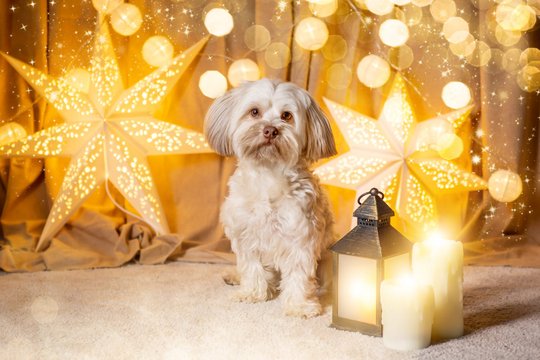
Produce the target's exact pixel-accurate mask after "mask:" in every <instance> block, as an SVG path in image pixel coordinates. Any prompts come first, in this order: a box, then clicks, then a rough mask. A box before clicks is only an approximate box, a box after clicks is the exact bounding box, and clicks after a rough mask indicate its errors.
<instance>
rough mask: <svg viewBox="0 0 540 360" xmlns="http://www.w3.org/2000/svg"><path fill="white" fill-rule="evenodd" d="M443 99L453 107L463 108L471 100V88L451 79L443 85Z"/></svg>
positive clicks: (447, 104)
mask: <svg viewBox="0 0 540 360" xmlns="http://www.w3.org/2000/svg"><path fill="white" fill-rule="evenodd" d="M442 100H443V102H444V103H445V105H446V106H448V107H449V108H451V109H461V108H462V107H465V106H467V105H469V103H470V102H471V90H470V89H469V87H468V86H467V85H465V84H464V83H462V82H460V81H451V82H449V83H448V84H446V85H444V87H443V90H442Z"/></svg>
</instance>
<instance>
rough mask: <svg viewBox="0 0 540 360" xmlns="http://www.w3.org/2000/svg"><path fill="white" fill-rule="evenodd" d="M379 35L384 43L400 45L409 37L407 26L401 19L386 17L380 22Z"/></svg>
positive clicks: (394, 45)
mask: <svg viewBox="0 0 540 360" xmlns="http://www.w3.org/2000/svg"><path fill="white" fill-rule="evenodd" d="M379 37H380V38H381V41H382V42H383V44H385V45H388V46H393V47H396V46H401V45H403V44H405V43H406V42H407V40H408V39H409V28H408V27H407V25H405V24H404V23H403V22H402V21H399V20H395V19H388V20H385V21H384V22H383V23H382V24H381V27H380V28H379Z"/></svg>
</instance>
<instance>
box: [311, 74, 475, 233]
mask: <svg viewBox="0 0 540 360" xmlns="http://www.w3.org/2000/svg"><path fill="white" fill-rule="evenodd" d="M325 102H326V104H327V106H328V108H329V110H330V112H331V114H332V117H333V118H334V120H335V121H336V123H337V124H338V126H339V128H340V130H341V133H342V134H343V136H344V137H345V139H346V141H347V143H348V145H349V148H350V151H348V152H347V153H345V154H342V155H340V156H338V157H337V158H335V159H333V160H331V161H329V162H327V163H325V164H324V165H322V166H320V167H319V168H317V169H316V173H317V174H318V175H319V176H320V177H321V180H322V181H323V182H324V183H326V184H330V185H334V186H338V187H344V188H348V189H353V190H355V191H356V192H357V194H359V193H361V192H364V191H366V189H370V188H372V187H377V188H379V189H382V190H383V191H384V192H385V195H386V196H385V200H386V199H388V201H389V203H390V204H391V205H392V206H393V208H394V209H395V210H396V212H397V213H398V215H399V217H400V218H401V219H403V220H404V221H406V222H407V223H409V224H412V225H414V226H415V228H417V229H422V231H428V230H429V229H431V228H433V227H434V226H435V225H436V223H437V198H436V197H435V195H434V194H435V192H437V191H444V192H460V191H471V190H479V189H484V188H486V183H485V182H484V180H482V179H481V178H479V177H478V176H476V175H474V174H472V173H469V172H467V171H464V170H461V169H459V168H458V167H457V166H456V165H454V164H452V163H450V162H449V161H447V160H446V159H444V158H443V157H441V156H440V155H438V154H437V153H435V154H434V153H433V152H432V151H431V152H430V151H429V148H425V147H420V146H418V143H417V142H418V141H419V140H420V136H419V135H418V131H419V129H421V127H420V125H422V124H426V125H425V126H429V125H431V126H435V125H436V124H437V121H439V122H440V121H444V122H445V124H447V125H446V126H445V129H446V130H444V133H446V132H447V131H449V132H450V133H452V132H451V131H452V124H459V125H460V124H462V123H463V121H464V119H466V118H467V117H468V114H469V112H470V107H468V108H465V109H462V110H460V111H459V112H454V113H449V114H445V115H441V116H439V117H438V118H436V119H430V120H425V121H423V122H421V123H420V124H417V122H416V118H415V115H414V111H413V109H412V105H411V103H410V100H409V98H408V95H407V91H406V88H405V83H404V80H403V79H402V78H401V76H400V75H396V78H395V80H394V83H393V85H392V89H391V90H390V93H389V94H388V97H387V100H386V102H385V104H384V105H383V108H382V110H381V113H380V115H379V119H378V120H374V119H371V118H370V117H367V116H365V115H362V114H359V113H357V112H354V111H352V110H351V109H348V108H346V107H344V106H342V105H339V104H337V103H335V102H332V101H330V100H327V99H325Z"/></svg>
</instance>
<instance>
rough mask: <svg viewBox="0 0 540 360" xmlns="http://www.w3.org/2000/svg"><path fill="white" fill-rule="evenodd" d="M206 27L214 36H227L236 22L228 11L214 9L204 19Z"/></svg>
mask: <svg viewBox="0 0 540 360" xmlns="http://www.w3.org/2000/svg"><path fill="white" fill-rule="evenodd" d="M204 26H205V27H206V29H207V30H208V32H209V33H210V34H212V35H214V36H225V35H227V34H228V33H230V32H231V31H232V29H233V27H234V20H233V17H232V16H231V14H230V13H229V11H228V10H227V9H222V8H214V9H211V10H210V11H208V13H207V14H206V16H205V17H204Z"/></svg>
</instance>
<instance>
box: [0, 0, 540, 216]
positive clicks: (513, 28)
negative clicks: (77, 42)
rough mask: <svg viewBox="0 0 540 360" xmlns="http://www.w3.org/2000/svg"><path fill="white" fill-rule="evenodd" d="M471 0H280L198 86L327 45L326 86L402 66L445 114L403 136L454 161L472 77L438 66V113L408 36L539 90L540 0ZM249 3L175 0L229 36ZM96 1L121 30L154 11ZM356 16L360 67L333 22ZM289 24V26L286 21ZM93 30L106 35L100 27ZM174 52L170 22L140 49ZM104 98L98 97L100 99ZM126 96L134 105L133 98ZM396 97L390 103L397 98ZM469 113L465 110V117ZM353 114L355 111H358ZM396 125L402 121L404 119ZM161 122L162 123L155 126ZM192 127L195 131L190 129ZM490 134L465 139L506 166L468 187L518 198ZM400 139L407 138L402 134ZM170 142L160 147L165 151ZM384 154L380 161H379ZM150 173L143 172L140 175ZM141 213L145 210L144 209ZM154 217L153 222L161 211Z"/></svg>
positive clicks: (160, 62) (1, 137)
mask: <svg viewBox="0 0 540 360" xmlns="http://www.w3.org/2000/svg"><path fill="white" fill-rule="evenodd" d="M302 3H306V4H307V5H308V9H309V12H310V14H308V15H307V16H301V17H299V16H296V17H294V19H293V20H294V23H293V24H292V27H291V25H290V21H291V18H290V14H289V13H288V10H290V7H291V6H293V5H301V4H302ZM471 3H472V6H473V10H474V11H473V12H472V14H471V13H468V12H467V11H465V10H464V9H463V8H461V7H460V6H459V5H458V4H457V3H456V1H453V0H347V1H345V0H340V1H338V0H296V1H294V4H293V3H291V2H290V1H285V0H279V1H275V11H274V13H273V14H272V16H271V19H270V23H271V24H270V25H269V26H265V25H262V24H258V23H254V24H251V25H250V26H248V27H247V28H246V29H245V31H244V32H243V34H242V35H243V36H242V37H241V40H243V43H244V45H245V47H246V49H247V50H248V51H247V53H246V54H245V55H244V56H243V57H241V58H239V59H231V58H229V57H227V56H226V54H204V55H203V56H207V57H208V58H209V59H212V58H213V57H222V58H225V59H226V61H227V62H228V63H230V65H229V66H228V70H227V72H226V74H223V73H222V72H221V71H219V70H216V69H208V70H206V71H204V72H203V73H202V74H201V75H200V77H199V79H198V87H199V89H200V91H201V93H202V95H204V96H206V97H209V98H212V99H213V98H217V97H219V96H221V95H223V94H224V93H225V92H226V91H227V89H228V88H229V86H232V87H236V86H238V85H240V84H241V83H242V82H244V81H252V80H257V79H259V78H260V77H261V76H262V71H261V68H260V66H259V64H258V63H257V62H255V61H254V60H253V59H252V58H250V57H252V56H251V55H253V54H256V55H257V58H258V59H264V62H265V65H266V66H268V67H269V68H271V69H278V70H279V69H283V68H286V67H287V66H289V65H290V64H291V62H295V61H301V60H305V59H306V56H312V54H320V55H321V56H322V57H324V59H325V60H326V61H327V62H328V63H327V64H328V66H325V68H324V80H325V82H326V84H327V85H328V87H329V88H330V89H334V90H345V89H347V88H348V87H349V86H350V84H351V83H352V81H353V78H354V75H356V78H357V79H358V81H359V82H360V83H361V84H362V85H363V86H365V87H367V88H369V89H381V88H383V87H384V86H386V85H387V83H388V81H389V80H390V78H391V77H392V75H393V74H394V73H397V74H398V75H399V78H400V79H401V80H399V81H401V85H399V88H401V89H402V90H401V91H405V92H406V88H408V89H411V90H412V91H414V92H415V93H416V94H417V95H418V96H419V97H420V98H421V99H422V100H423V102H424V105H425V106H427V107H429V108H430V110H431V111H432V112H433V113H435V114H437V116H438V119H432V120H433V121H432V120H430V121H420V122H419V123H418V124H417V125H416V127H417V128H416V129H415V130H414V131H412V130H411V131H412V132H411V133H409V132H407V133H405V132H404V133H403V134H406V135H404V136H405V137H411V138H412V139H413V140H414V141H415V146H416V150H417V151H428V152H431V154H435V155H436V157H437V158H438V159H441V160H442V161H445V162H448V163H450V164H451V162H452V161H454V160H458V159H463V157H464V155H463V151H464V149H465V148H466V146H464V140H463V139H462V138H461V137H460V136H459V135H458V133H457V129H458V128H459V126H460V125H461V123H462V122H463V121H464V119H466V117H467V116H468V115H469V113H470V110H471V108H472V105H471V103H472V101H473V99H472V98H473V96H472V94H471V90H470V88H469V86H468V85H467V84H465V83H464V82H461V81H456V80H453V79H452V75H453V73H454V69H452V68H451V65H450V64H449V62H447V61H446V60H445V61H443V66H444V68H441V78H442V79H443V83H444V86H442V88H441V93H440V96H441V99H442V101H443V103H444V105H445V106H446V107H448V108H449V109H451V112H450V113H447V114H444V116H441V113H443V112H444V110H443V109H438V108H435V107H434V106H433V105H432V104H431V102H430V101H428V99H426V97H425V94H424V93H423V91H422V89H421V84H419V83H418V82H417V81H415V80H414V79H413V78H412V75H411V74H409V73H408V71H407V70H408V69H410V67H411V66H412V65H413V64H414V63H421V62H422V61H423V60H424V59H423V58H422V57H420V58H419V59H418V58H416V57H417V56H418V55H417V54H415V51H414V50H413V47H412V45H411V46H409V45H410V44H409V45H408V43H410V42H411V39H415V37H419V38H420V37H422V36H424V37H425V36H426V34H430V35H432V36H438V37H441V38H444V39H445V41H446V42H447V45H448V49H447V50H448V54H451V55H452V56H455V58H456V59H457V60H458V61H459V62H460V63H461V65H460V66H461V67H464V66H472V67H476V68H481V67H497V68H499V69H500V70H501V71H504V72H505V73H506V74H507V76H508V78H511V79H514V81H515V83H516V84H517V85H518V86H519V88H520V89H521V90H522V91H524V92H528V93H531V94H536V95H538V94H540V50H539V49H537V48H531V47H527V41H526V36H525V35H526V34H527V32H528V31H530V30H531V29H533V27H534V25H535V24H536V21H537V16H538V15H540V3H538V1H537V0H529V1H525V0H496V1H491V2H483V1H476V0H471ZM246 4H247V1H246V0H226V1H222V2H221V3H209V4H199V3H198V2H197V3H195V2H176V4H175V6H185V7H183V8H181V9H178V8H177V11H176V14H177V15H176V16H180V15H181V16H185V17H188V18H190V19H193V18H194V17H196V16H197V14H201V15H200V16H201V22H202V23H203V24H204V27H205V28H206V30H207V31H208V33H210V34H211V35H213V36H215V37H223V36H227V35H228V34H230V33H231V32H232V31H233V29H234V27H235V21H234V15H235V14H238V13H240V12H241V11H242V10H243V9H244V8H245V7H246ZM51 5H54V4H51ZM92 5H93V7H94V8H95V9H96V10H97V11H98V13H99V14H100V15H101V17H100V21H102V22H104V23H105V22H108V24H110V26H111V28H112V29H113V30H114V31H115V32H116V33H117V34H119V35H121V36H134V35H136V34H137V32H138V31H139V29H140V28H141V27H142V26H144V24H145V22H146V21H147V20H146V19H147V18H148V15H145V14H143V13H142V12H141V11H140V9H139V7H137V6H136V5H134V4H131V3H126V2H124V0H92ZM10 10H11V11H13V12H15V11H17V8H16V7H15V6H12V7H11V9H10ZM155 12H156V14H158V15H159V16H164V18H165V19H166V20H170V21H173V20H174V19H175V12H174V11H173V10H172V9H170V8H168V7H167V8H161V7H159V8H157V9H156V11H155ZM351 16H354V17H356V18H357V19H359V20H360V25H361V31H360V33H359V34H358V37H359V38H372V37H373V36H374V35H375V36H376V37H377V38H378V40H379V42H378V43H376V44H375V45H376V46H375V50H374V51H370V52H369V53H367V54H365V55H364V56H363V57H362V58H361V59H360V60H359V61H358V63H357V64H356V69H355V70H356V71H354V70H353V69H351V68H350V66H349V65H348V63H347V62H346V61H345V59H346V58H347V57H348V55H349V53H350V51H351V49H350V47H351V45H350V44H349V43H348V42H347V40H346V39H345V37H344V36H342V35H341V34H338V33H335V34H333V33H331V31H330V30H329V26H328V25H329V24H342V23H345V22H346V21H348V20H349V19H350V17H351ZM472 16H475V17H478V18H481V20H480V21H479V22H480V23H481V24H483V25H482V26H483V28H482V30H481V31H476V30H472V29H471V28H470V26H469V21H470V20H471V17H472ZM283 24H287V25H288V26H283ZM193 29H194V27H193V25H189V24H188V25H186V24H183V25H182V26H181V27H180V28H178V29H177V30H176V31H178V32H181V33H182V34H183V35H185V36H186V37H187V36H190V35H191V34H193ZM291 29H293V30H294V31H293V32H292V33H293V44H292V46H293V47H299V48H300V49H303V50H304V52H302V51H292V48H291V45H290V44H288V43H285V42H284V41H281V40H280V38H281V34H283V32H289V31H290V30H291ZM276 31H277V32H276ZM280 32H281V33H280ZM94 36H99V35H98V34H95V35H94ZM87 42H88V41H87ZM90 42H91V41H90ZM174 54H175V49H174V45H173V43H172V42H171V40H170V38H169V36H168V35H167V33H166V32H162V33H161V34H156V35H153V36H149V37H148V38H147V39H146V40H145V41H144V44H143V45H142V47H141V55H142V59H143V60H144V61H145V62H146V63H147V64H148V65H149V66H150V67H153V68H155V69H160V68H163V67H167V66H170V65H171V63H172V62H173V61H174V59H175V58H174ZM306 54H307V55H306ZM259 55H260V56H259ZM96 61H97V60H96ZM67 69H68V70H67V71H66V72H65V73H64V74H63V76H61V77H60V78H59V79H58V83H62V84H65V86H66V88H69V89H71V90H70V91H72V92H73V94H72V95H74V96H70V99H71V100H73V101H76V99H77V96H75V95H77V94H78V93H82V94H90V93H92V94H94V95H93V96H95V97H96V100H99V98H100V96H104V97H106V96H107V95H109V96H110V95H111V94H112V93H114V89H111V88H107V87H103V88H100V87H96V85H95V84H96V83H97V80H99V79H96V78H93V76H95V74H93V73H92V71H89V70H88V69H86V68H84V67H75V66H69V67H67ZM160 82H161V83H160ZM162 82H163V79H159V78H155V79H152V78H150V79H149V81H148V82H147V84H146V87H147V89H146V90H148V91H150V92H149V94H150V93H152V94H157V95H156V96H158V97H160V96H161V95H162V94H161V93H160V90H159V89H163V86H164V84H163V83H162ZM167 86H170V84H168V85H167ZM394 86H395V84H394ZM152 88H153V89H154V90H155V91H154V92H152ZM156 91H157V92H156ZM498 96H499V97H501V98H502V97H504V94H503V93H502V92H501V93H499V95H498ZM45 97H48V100H50V101H52V102H54V99H52V100H51V97H50V94H49V96H47V95H46V96H45ZM39 99H40V97H36V99H35V101H34V103H36V102H37V101H39ZM123 100H124V102H125V104H124V106H123V105H122V102H118V103H117V104H116V108H115V110H114V111H117V112H118V113H122V112H130V111H133V110H134V109H135V108H136V107H137V106H139V105H138V104H136V103H135V102H134V101H135V100H136V99H130V98H129V97H125V98H124V99H123ZM140 100H141V102H145V101H146V98H144V97H143V98H141V99H140ZM387 100H388V99H387ZM328 101H329V100H328ZM328 101H327V105H328V106H329V107H330V108H332V106H333V108H334V110H333V111H332V114H333V115H335V114H337V113H340V114H342V113H343V112H344V111H345V110H344V109H341V110H336V109H338V108H339V106H340V105H339V104H334V105H329V104H331V103H329V102H328ZM403 101H404V100H403ZM97 102H98V103H99V101H97ZM81 104H84V102H82V103H81ZM64 105H65V106H67V107H68V108H69V107H70V106H73V104H72V103H71V102H68V103H65V104H64ZM128 105H129V107H131V108H128V107H126V106H128ZM391 105H392V104H390V105H389V106H388V108H391V107H392V106H391ZM31 106H32V105H29V106H27V107H26V108H25V109H21V111H19V112H18V113H17V114H16V115H14V116H12V117H10V119H7V121H5V125H4V126H2V127H0V145H6V144H10V143H13V142H14V141H17V140H21V139H24V138H26V136H27V134H26V131H25V129H24V128H23V127H22V126H20V125H19V124H17V123H16V122H13V121H12V120H13V119H16V118H17V117H18V116H19V115H20V114H21V113H23V112H24V111H26V110H28V109H29V108H30V107H31ZM56 106H60V104H59V102H56ZM141 106H144V104H142V105H141ZM59 110H62V109H59ZM63 110H64V111H67V110H69V109H63ZM331 110H332V109H331ZM89 111H90V112H91V111H93V110H89ZM347 111H348V110H347ZM351 111H352V110H351ZM452 111H454V113H452ZM345 112H346V111H345ZM464 114H466V115H467V116H465V117H464ZM79 115H80V114H79ZM382 115H383V114H381V116H382ZM400 115H403V114H400ZM351 116H352V118H351V119H353V118H355V116H358V114H356V115H351ZM362 116H363V115H362ZM452 116H454V118H452ZM456 119H460V121H461V122H460V123H459V124H457V123H456V121H455V120H456ZM334 120H335V121H336V123H338V125H340V128H342V126H341V125H342V124H341V123H340V122H342V121H343V118H341V119H340V118H339V117H337V116H334ZM351 123H354V121H351ZM395 125H396V126H398V127H399V126H403V124H395ZM376 126H379V125H376ZM159 130H160V129H157V128H156V129H153V130H152V131H159ZM134 131H135V130H134ZM192 135H193V134H191V133H190V135H189V136H188V138H186V139H185V140H186V144H189V142H190V141H194V142H193V144H192V145H194V146H203V145H201V143H200V141H199V140H200V139H199V138H198V137H196V136H195V135H193V136H192ZM190 136H191V138H189V137H190ZM483 136H486V135H485V134H484V133H483V131H482V130H481V129H478V130H477V131H476V132H475V133H474V136H472V138H471V139H467V140H468V141H473V142H475V143H476V144H477V148H479V149H480V151H482V153H485V154H487V155H489V156H490V157H491V158H492V159H493V158H497V159H498V161H499V163H502V165H503V167H504V168H500V169H499V168H497V167H493V166H491V167H490V168H489V171H491V172H492V174H491V175H490V176H489V181H487V183H484V184H482V183H481V181H480V180H478V182H476V183H475V184H474V186H471V188H475V189H480V188H483V187H487V188H488V190H489V193H490V195H491V197H492V198H493V199H495V200H497V201H501V202H512V201H514V200H516V199H517V198H518V197H519V196H520V194H521V193H522V190H523V182H522V179H521V177H520V176H519V174H517V173H515V172H514V171H511V170H510V169H509V167H510V166H509V165H508V164H506V163H505V160H504V157H503V156H497V154H496V153H495V151H496V150H494V149H492V148H489V147H487V146H484V144H483V142H482V137H483ZM190 139H191V140H190ZM194 139H196V140H194ZM117 140H118V139H117ZM401 140H405V138H403V139H401ZM166 150H167V149H163V151H166ZM470 155H471V157H470V161H471V162H472V163H473V164H475V165H479V164H480V163H481V162H482V160H483V157H482V156H481V154H475V153H472V152H471V154H470ZM413 162H414V161H411V166H413V165H412V163H413ZM381 164H382V163H381ZM381 164H379V165H380V166H382V165H381ZM445 164H446V163H445ZM342 165H343V164H342ZM323 166H324V171H323V170H319V172H320V173H322V174H323V175H322V176H321V177H322V180H323V182H325V181H326V182H329V183H332V181H331V179H329V178H325V175H324V174H330V173H332V172H335V173H339V172H340V171H341V172H342V173H341V174H337V175H336V174H334V175H332V176H334V179H335V178H339V177H341V178H347V177H348V176H349V177H350V176H351V174H356V175H354V176H357V175H358V174H360V173H359V171H360V169H359V168H358V167H355V166H353V165H351V164H350V163H349V164H347V166H346V168H347V169H348V170H343V169H344V168H343V166H342V168H341V170H340V169H338V168H336V169H330V170H329V166H328V165H323ZM416 166H417V167H419V168H422V166H423V168H422V169H423V170H424V171H425V172H426V173H429V171H428V170H427V167H426V166H428V163H427V162H424V163H423V164H421V165H420V164H416ZM445 166H446V165H445ZM453 166H455V165H453ZM381 169H382V168H381ZM453 169H454V168H453ZM454 170H455V169H454ZM454 170H453V171H454ZM343 171H345V172H343ZM346 171H349V173H346ZM351 171H352V172H351ZM455 171H457V170H455ZM460 171H461V170H460ZM529 171H533V170H529ZM462 175H463V174H462ZM329 176H330V175H329ZM436 176H437V178H433V181H435V183H436V182H437V181H439V180H441V175H440V172H439V173H438V174H437V175H436ZM366 179H367V178H366ZM457 179H458V177H454V178H452V177H451V176H450V177H447V178H446V180H445V181H447V183H446V184H457V183H459V181H458V180H457ZM367 180H369V181H366V183H368V182H369V183H372V181H371V180H373V179H367ZM381 181H382V182H381V183H380V184H379V185H380V186H383V187H389V186H392V185H394V186H395V184H393V183H392V182H393V181H394V180H392V179H391V178H385V179H382V180H381ZM475 181H476V180H475ZM528 181H529V178H528V176H526V177H525V182H526V183H528ZM145 182H146V181H142V183H145ZM409 182H410V187H411V189H412V188H420V187H421V186H423V185H422V184H425V183H429V182H430V179H428V178H425V179H423V180H422V181H420V182H418V183H413V182H412V180H410V181H409ZM357 183H361V181H360V182H358V181H357ZM471 184H472V183H471ZM388 191H389V192H390V193H392V192H393V191H394V190H391V189H389V190H388ZM389 196H391V194H390V195H389ZM142 215H143V217H144V214H142ZM146 221H148V219H146ZM153 221H154V222H155V219H154V220H153Z"/></svg>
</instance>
